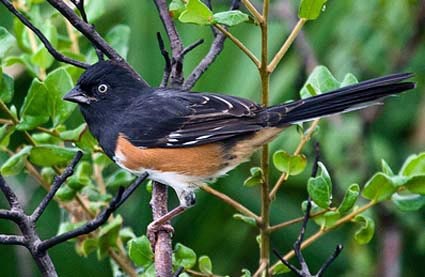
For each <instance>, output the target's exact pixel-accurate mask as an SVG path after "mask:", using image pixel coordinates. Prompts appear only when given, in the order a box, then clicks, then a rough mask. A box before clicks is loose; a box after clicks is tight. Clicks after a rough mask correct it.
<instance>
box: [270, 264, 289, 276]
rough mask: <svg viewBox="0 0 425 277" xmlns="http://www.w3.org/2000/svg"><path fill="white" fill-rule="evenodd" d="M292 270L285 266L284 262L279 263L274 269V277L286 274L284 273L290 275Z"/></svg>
mask: <svg viewBox="0 0 425 277" xmlns="http://www.w3.org/2000/svg"><path fill="white" fill-rule="evenodd" d="M290 271H291V270H290V269H289V268H288V267H287V266H286V265H284V264H283V263H282V262H279V263H278V264H277V265H276V266H275V267H274V268H273V271H272V276H275V275H280V274H284V273H288V272H290Z"/></svg>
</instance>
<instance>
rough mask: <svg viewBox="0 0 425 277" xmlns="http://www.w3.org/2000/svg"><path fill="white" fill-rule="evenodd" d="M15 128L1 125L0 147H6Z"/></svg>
mask: <svg viewBox="0 0 425 277" xmlns="http://www.w3.org/2000/svg"><path fill="white" fill-rule="evenodd" d="M15 130H16V128H15V126H13V125H3V126H2V127H0V146H3V147H6V148H7V147H8V146H9V143H10V136H11V135H12V134H13V133H14V132H15Z"/></svg>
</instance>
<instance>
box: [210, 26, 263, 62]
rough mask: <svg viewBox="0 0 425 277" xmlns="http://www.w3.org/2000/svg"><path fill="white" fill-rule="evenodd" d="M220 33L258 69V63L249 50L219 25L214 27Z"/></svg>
mask: <svg viewBox="0 0 425 277" xmlns="http://www.w3.org/2000/svg"><path fill="white" fill-rule="evenodd" d="M214 26H215V27H216V28H217V29H218V30H220V32H222V33H223V34H224V35H226V37H228V38H229V39H230V40H231V41H233V43H234V44H235V45H236V46H237V47H238V48H239V49H241V50H242V52H244V53H245V54H246V55H247V56H248V58H250V59H251V61H252V62H253V63H254V64H255V66H256V67H258V68H259V67H260V61H259V60H258V59H257V57H256V56H255V55H254V54H253V53H252V52H251V50H249V49H248V48H247V47H246V46H245V45H244V44H243V43H242V42H241V41H240V40H239V39H237V38H236V37H235V36H234V35H232V33H230V32H229V31H227V30H226V28H224V27H223V26H221V25H220V24H215V25H214Z"/></svg>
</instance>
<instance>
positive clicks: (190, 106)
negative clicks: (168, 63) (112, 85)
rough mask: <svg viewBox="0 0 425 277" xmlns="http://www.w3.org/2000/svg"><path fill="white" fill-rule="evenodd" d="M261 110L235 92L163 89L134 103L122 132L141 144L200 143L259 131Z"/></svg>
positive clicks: (142, 145)
mask: <svg viewBox="0 0 425 277" xmlns="http://www.w3.org/2000/svg"><path fill="white" fill-rule="evenodd" d="M262 110H263V108H262V107H261V106H259V105H257V104H256V103H254V102H251V101H249V100H246V99H242V98H238V97H233V96H227V95H220V94H210V93H190V92H181V91H175V90H161V91H157V92H155V93H151V94H149V95H147V96H146V95H145V96H144V97H140V98H139V99H137V100H136V101H135V102H134V103H133V105H132V106H131V107H130V109H129V111H128V112H127V113H126V114H125V116H124V118H125V119H126V120H127V121H126V122H124V124H122V126H124V128H123V130H122V133H124V134H125V135H126V136H127V138H128V139H130V141H131V142H132V143H133V144H135V145H136V146H139V147H184V146H191V145H201V144H206V143H211V142H215V141H219V140H223V139H228V138H232V137H234V136H238V135H241V134H248V133H252V132H254V131H258V130H259V129H261V128H263V124H262V123H261V120H260V119H259V118H258V116H257V115H258V113H259V112H260V111H262Z"/></svg>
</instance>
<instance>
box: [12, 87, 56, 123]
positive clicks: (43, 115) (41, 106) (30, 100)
mask: <svg viewBox="0 0 425 277" xmlns="http://www.w3.org/2000/svg"><path fill="white" fill-rule="evenodd" d="M46 106H47V88H46V86H45V85H44V84H43V83H42V82H40V81H39V80H37V79H34V80H33V81H32V83H31V87H30V89H29V91H28V94H27V96H26V97H25V100H24V104H23V105H22V107H21V111H20V116H21V121H20V122H19V124H18V125H17V126H16V128H17V129H18V130H31V129H34V128H35V127H38V126H40V125H41V124H43V123H46V122H47V121H48V120H49V113H48V110H47V109H46Z"/></svg>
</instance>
